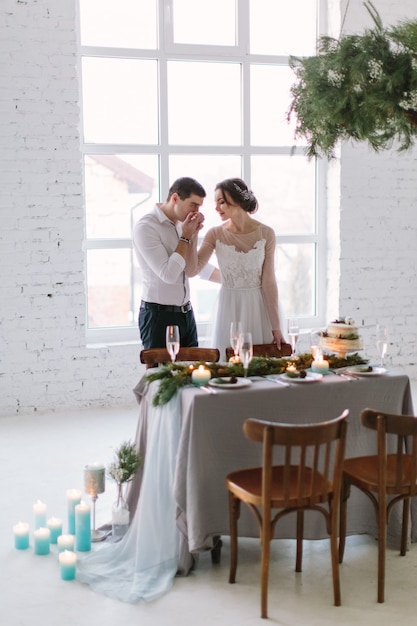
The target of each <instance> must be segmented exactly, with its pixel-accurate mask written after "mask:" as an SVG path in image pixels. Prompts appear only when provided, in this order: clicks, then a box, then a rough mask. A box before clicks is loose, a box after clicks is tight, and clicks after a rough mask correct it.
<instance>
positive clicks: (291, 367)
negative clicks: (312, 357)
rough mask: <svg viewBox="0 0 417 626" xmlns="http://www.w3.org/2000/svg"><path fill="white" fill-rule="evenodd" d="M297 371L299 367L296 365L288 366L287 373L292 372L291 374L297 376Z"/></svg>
mask: <svg viewBox="0 0 417 626" xmlns="http://www.w3.org/2000/svg"><path fill="white" fill-rule="evenodd" d="M296 371H297V367H296V366H295V365H294V363H290V364H289V365H288V366H287V372H290V373H291V374H295V372H296Z"/></svg>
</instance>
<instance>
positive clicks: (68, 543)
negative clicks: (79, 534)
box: [57, 535, 75, 552]
mask: <svg viewBox="0 0 417 626" xmlns="http://www.w3.org/2000/svg"><path fill="white" fill-rule="evenodd" d="M57 544H58V552H63V551H64V550H71V551H72V552H74V549H75V537H74V535H59V537H58V539H57Z"/></svg>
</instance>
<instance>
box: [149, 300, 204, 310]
mask: <svg viewBox="0 0 417 626" xmlns="http://www.w3.org/2000/svg"><path fill="white" fill-rule="evenodd" d="M140 308H141V309H148V310H151V311H169V312H170V313H188V312H189V311H191V310H192V306H191V302H190V301H188V302H186V303H185V304H182V305H181V306H175V305H172V304H157V303H156V302H145V301H144V300H142V302H141V303H140Z"/></svg>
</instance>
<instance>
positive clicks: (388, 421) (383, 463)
mask: <svg viewBox="0 0 417 626" xmlns="http://www.w3.org/2000/svg"><path fill="white" fill-rule="evenodd" d="M361 423H362V425H363V426H365V427H366V428H370V429H372V430H376V431H377V439H378V457H379V470H378V471H379V487H380V490H381V491H384V492H386V491H387V473H388V472H389V477H390V480H389V483H390V485H389V488H388V491H390V490H391V491H392V493H399V494H400V493H402V492H403V493H405V492H408V491H410V495H415V494H417V417H415V416H414V415H395V414H392V413H382V412H381V411H375V410H374V409H364V410H363V411H362V413H361ZM390 437H394V440H395V450H396V452H395V454H389V455H388V448H389V443H388V439H389V438H390ZM392 449H394V447H392Z"/></svg>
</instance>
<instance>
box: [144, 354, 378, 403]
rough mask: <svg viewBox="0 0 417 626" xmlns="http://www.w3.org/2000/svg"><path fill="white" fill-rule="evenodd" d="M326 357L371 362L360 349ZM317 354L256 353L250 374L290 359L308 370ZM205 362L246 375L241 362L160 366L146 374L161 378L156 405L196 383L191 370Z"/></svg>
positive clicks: (214, 370) (344, 362)
mask: <svg viewBox="0 0 417 626" xmlns="http://www.w3.org/2000/svg"><path fill="white" fill-rule="evenodd" d="M325 357H326V360H327V361H328V362H329V366H330V368H331V369H338V368H341V367H349V366H353V365H360V364H362V363H367V362H368V360H367V359H363V358H362V357H361V356H359V355H358V354H357V353H355V354H350V355H347V356H346V358H344V359H341V358H339V357H338V356H336V355H332V354H326V355H325ZM312 361H313V356H312V355H311V354H309V353H304V354H300V355H298V356H297V357H294V358H290V359H288V358H282V359H276V358H270V357H253V359H252V361H251V362H250V364H249V369H248V376H268V375H270V374H282V373H283V372H285V370H286V368H287V367H288V365H289V364H290V363H294V364H295V365H296V367H297V369H298V370H305V369H308V368H309V367H311V363H312ZM200 365H204V367H206V368H207V369H209V370H210V372H211V377H212V378H218V377H222V376H243V367H242V364H241V363H203V362H201V361H200V362H196V363H192V364H184V363H167V364H166V365H164V366H162V367H159V368H158V370H157V371H155V372H152V373H150V374H145V378H146V380H147V382H149V383H151V382H153V381H155V380H159V381H160V385H159V388H158V390H157V392H156V393H155V395H154V398H153V405H154V406H161V405H163V404H166V403H167V402H169V401H170V400H171V398H172V397H173V396H174V395H175V393H176V392H177V391H178V389H180V388H181V387H184V386H186V385H191V384H192V379H191V374H192V372H193V369H195V368H198V367H199V366H200Z"/></svg>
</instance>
